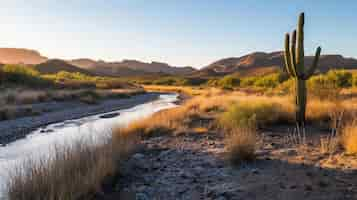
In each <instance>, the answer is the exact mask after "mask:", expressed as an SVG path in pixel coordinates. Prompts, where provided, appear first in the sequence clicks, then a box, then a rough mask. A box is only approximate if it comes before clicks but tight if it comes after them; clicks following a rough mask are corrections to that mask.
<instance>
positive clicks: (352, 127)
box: [341, 123, 357, 154]
mask: <svg viewBox="0 0 357 200" xmlns="http://www.w3.org/2000/svg"><path fill="white" fill-rule="evenodd" d="M341 143H342V146H343V147H344V149H345V150H346V152H347V153H350V154H356V153H357V124H356V123H351V124H347V125H346V126H345V127H344V128H343V130H342V138H341Z"/></svg>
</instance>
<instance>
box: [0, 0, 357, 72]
mask: <svg viewBox="0 0 357 200" xmlns="http://www.w3.org/2000/svg"><path fill="white" fill-rule="evenodd" d="M356 8H357V3H356V2H353V1H347V2H344V4H342V3H339V4H336V2H335V1H332V0H331V1H322V0H320V1H314V2H287V1H282V0H274V1H269V3H261V1H255V0H253V1H248V0H242V1H220V2H210V3H207V2H205V1H200V0H199V1H195V2H190V1H186V0H184V1H165V2H161V1H150V4H147V3H145V1H142V0H138V1H120V2H118V1H114V0H110V1H106V2H105V3H103V2H101V1H90V2H87V1H84V0H78V1H75V2H69V1H67V2H55V1H44V0H37V1H33V2H26V1H21V0H13V1H11V2H9V1H7V2H5V3H3V5H2V7H1V8H0V21H1V22H2V33H1V36H2V37H1V40H0V41H1V42H0V46H1V47H9V48H27V49H34V50H37V51H39V52H40V53H41V54H42V55H44V56H47V57H49V58H61V59H74V58H90V59H94V60H99V59H100V60H105V61H120V60H123V59H129V60H140V61H144V62H151V61H158V62H164V63H168V64H170V65H173V66H193V67H196V68H199V67H203V66H207V65H208V64H210V63H212V62H214V61H216V60H218V59H221V58H225V57H239V56H242V55H244V54H248V53H251V52H255V51H264V52H272V51H279V50H281V49H282V47H283V40H284V34H285V33H286V32H287V31H291V30H292V29H293V28H294V27H295V26H296V23H297V16H298V14H299V13H300V12H301V11H304V12H305V13H306V32H305V34H306V52H307V54H311V53H312V52H313V51H315V48H316V47H317V46H318V45H320V46H322V49H323V50H322V53H323V54H342V55H344V56H346V57H357V50H356V49H355V48H354V47H355V46H357V40H355V35H356V34H357V27H356V26H355V25H356V23H355V20H354V19H355V18H356V15H357V14H356V13H355V10H356Z"/></svg>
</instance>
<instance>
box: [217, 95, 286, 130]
mask: <svg viewBox="0 0 357 200" xmlns="http://www.w3.org/2000/svg"><path fill="white" fill-rule="evenodd" d="M289 118H290V116H289V113H287V112H285V111H284V110H283V108H282V106H281V105H279V104H276V103H272V102H265V101H263V100H253V101H249V102H248V101H246V102H245V101H244V102H238V103H236V104H233V105H232V106H230V107H229V108H228V109H227V111H226V112H224V113H223V114H222V115H221V116H220V118H219V124H220V126H221V127H222V128H224V129H227V128H228V129H235V128H242V127H246V126H247V125H249V124H250V122H251V120H252V119H254V121H256V123H257V126H263V125H266V124H269V123H275V122H278V121H281V120H284V121H289Z"/></svg>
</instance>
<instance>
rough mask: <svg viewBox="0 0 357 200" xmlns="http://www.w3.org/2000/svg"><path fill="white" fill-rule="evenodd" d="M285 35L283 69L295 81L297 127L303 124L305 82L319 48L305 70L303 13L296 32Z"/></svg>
mask: <svg viewBox="0 0 357 200" xmlns="http://www.w3.org/2000/svg"><path fill="white" fill-rule="evenodd" d="M291 37H292V38H291V45H290V36H289V33H287V34H286V35H285V53H284V58H285V67H286V71H287V72H288V74H289V75H290V76H291V77H293V78H294V79H295V85H296V97H295V98H296V121H297V123H298V124H299V125H303V124H304V123H305V112H306V80H307V79H309V78H310V76H311V75H312V74H313V73H314V71H315V69H316V67H317V63H318V61H319V57H320V53H321V47H318V48H317V49H316V54H315V58H314V61H313V63H312V66H311V67H310V68H309V69H305V66H304V13H301V14H300V16H299V22H298V26H297V31H296V30H294V31H293V32H292V36H291Z"/></svg>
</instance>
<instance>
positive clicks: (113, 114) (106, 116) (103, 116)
mask: <svg viewBox="0 0 357 200" xmlns="http://www.w3.org/2000/svg"><path fill="white" fill-rule="evenodd" d="M119 115H120V113H118V112H116V113H109V114H104V115H101V116H99V118H102V119H108V118H113V117H116V116H119Z"/></svg>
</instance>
